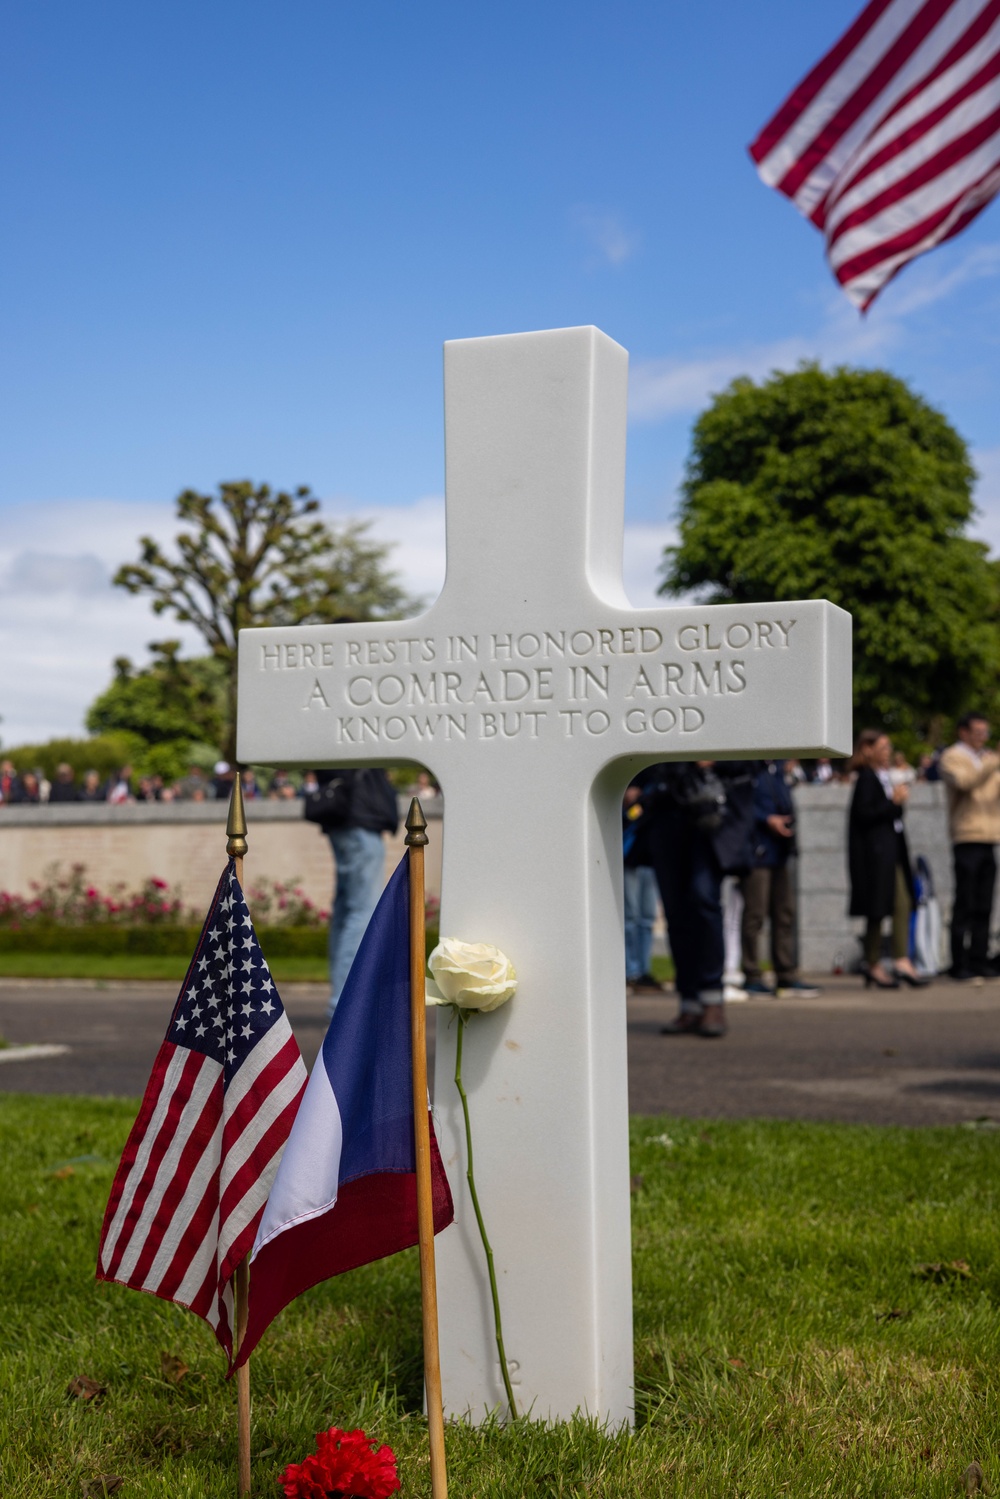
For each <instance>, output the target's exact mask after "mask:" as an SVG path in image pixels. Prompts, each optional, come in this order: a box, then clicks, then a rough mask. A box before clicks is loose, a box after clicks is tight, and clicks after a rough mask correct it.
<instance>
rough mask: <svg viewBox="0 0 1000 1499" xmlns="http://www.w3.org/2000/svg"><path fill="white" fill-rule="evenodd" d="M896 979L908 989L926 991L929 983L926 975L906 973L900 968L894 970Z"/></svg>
mask: <svg viewBox="0 0 1000 1499" xmlns="http://www.w3.org/2000/svg"><path fill="white" fill-rule="evenodd" d="M896 977H897V978H898V979H902V980H903V983H904V984H906V985H907V987H908V988H910V989H926V988H927V985H928V984H929V983H930V979H929V978H928V977H927V975H926V973H906V972H905V971H904V970H903V969H902V968H897V969H896Z"/></svg>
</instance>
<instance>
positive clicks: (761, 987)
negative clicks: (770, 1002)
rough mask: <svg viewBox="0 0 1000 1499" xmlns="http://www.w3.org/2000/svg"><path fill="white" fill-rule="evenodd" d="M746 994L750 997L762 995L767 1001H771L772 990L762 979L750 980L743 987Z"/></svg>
mask: <svg viewBox="0 0 1000 1499" xmlns="http://www.w3.org/2000/svg"><path fill="white" fill-rule="evenodd" d="M743 987H744V989H745V990H746V991H747V993H748V994H749V995H750V996H751V997H752V996H753V995H755V994H763V995H765V996H766V997H767V998H768V999H773V997H774V990H773V989H772V988H771V987H770V985H769V984H765V982H764V980H763V979H751V980H750V982H749V983H748V984H744V985H743Z"/></svg>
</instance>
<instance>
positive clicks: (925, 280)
mask: <svg viewBox="0 0 1000 1499" xmlns="http://www.w3.org/2000/svg"><path fill="white" fill-rule="evenodd" d="M997 275H1000V244H993V245H976V246H975V247H974V248H973V249H971V250H969V251H968V252H967V253H966V254H965V255H963V256H962V258H961V259H960V260H959V262H958V264H957V265H953V266H951V268H950V269H947V270H946V269H944V268H943V266H942V264H941V262H940V261H939V260H938V259H937V258H936V257H935V256H933V255H931V256H929V257H924V258H922V259H921V260H918V261H917V263H916V264H915V265H913V266H910V267H908V268H907V270H906V272H905V273H904V274H903V275H902V276H901V277H900V279H899V281H898V282H893V283H892V284H891V285H890V286H889V287H887V288H886V291H885V298H886V310H887V312H888V313H889V315H890V316H891V317H901V316H904V315H905V314H906V313H909V312H916V311H917V309H918V308H921V307H929V306H930V305H931V304H932V303H934V302H940V301H942V300H943V299H944V298H945V297H949V296H950V295H951V293H952V292H953V291H956V290H957V289H958V287H960V286H964V285H965V284H966V282H968V281H982V280H983V279H985V278H986V277H988V276H997Z"/></svg>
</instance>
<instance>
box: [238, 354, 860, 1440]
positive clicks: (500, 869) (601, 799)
mask: <svg viewBox="0 0 1000 1499" xmlns="http://www.w3.org/2000/svg"><path fill="white" fill-rule="evenodd" d="M627 362H628V356H627V354H626V352H625V350H624V349H622V348H621V347H620V346H619V345H618V344H615V343H613V342H612V341H611V339H609V338H607V337H606V336H605V335H604V334H603V333H601V332H599V331H598V330H597V329H596V328H566V329H558V330H555V331H553V332H544V333H524V334H514V335H511V336H506V337H499V338H477V339H469V340H464V341H461V342H455V343H449V344H447V345H446V346H445V432H446V468H447V543H448V566H447V578H446V581H445V586H444V590H443V592H442V593H441V596H440V598H439V599H438V600H437V602H436V603H435V604H434V605H433V606H432V607H431V608H430V609H429V610H428V611H427V612H426V613H425V614H423V615H421V616H419V617H418V618H416V619H410V620H403V621H392V622H390V623H379V624H358V625H333V626H307V627H299V628H289V629H269V630H244V631H243V632H242V634H241V636H240V678H239V751H238V752H239V757H240V760H241V761H243V762H250V761H253V762H255V763H263V764H270V765H276V764H280V765H286V764H289V763H295V764H299V765H313V766H317V765H340V764H346V765H352V764H353V765H362V764H389V763H392V762H393V761H417V762H420V763H422V764H424V765H426V766H427V767H428V768H429V769H430V770H431V771H432V773H433V774H434V775H435V776H436V777H437V778H438V780H439V781H440V783H441V785H442V788H443V790H444V795H445V806H446V827H445V834H444V839H445V841H444V851H443V852H444V869H443V882H442V892H441V931H442V933H443V934H445V935H447V936H454V937H460V938H462V939H464V940H466V941H473V942H474V941H485V942H492V943H495V944H496V945H497V946H498V947H500V948H502V949H503V951H504V952H505V953H507V954H508V956H509V957H510V958H511V959H512V960H513V962H514V964H515V966H516V968H517V970H518V974H519V977H520V988H519V990H518V993H517V996H516V998H515V999H514V1000H513V1001H512V1003H511V1004H509V1005H507V1006H505V1007H503V1008H502V1009H500V1010H498V1011H497V1012H495V1013H494V1014H491V1015H484V1016H479V1017H477V1018H476V1019H475V1020H474V1022H473V1023H472V1025H471V1026H470V1028H469V1032H468V1036H467V1039H466V1047H465V1062H464V1076H465V1080H466V1082H467V1086H468V1089H469V1093H470V1098H471V1108H472V1115H473V1122H474V1135H475V1145H476V1179H477V1185H478V1187H479V1194H480V1199H481V1202H482V1204H483V1211H484V1214H485V1217H486V1220H487V1226H488V1228H489V1231H490V1234H491V1237H492V1241H493V1248H494V1252H495V1255H496V1264H497V1270H498V1277H499V1287H500V1298H501V1304H502V1310H503V1317H504V1335H505V1342H506V1348H507V1354H508V1357H509V1360H510V1365H511V1371H512V1380H513V1384H514V1389H515V1395H516V1396H517V1397H518V1402H519V1405H520V1407H521V1409H522V1410H524V1411H530V1412H531V1414H533V1415H534V1416H535V1417H536V1418H558V1417H568V1416H571V1415H572V1414H573V1413H574V1412H575V1411H585V1412H587V1413H589V1414H591V1415H593V1416H596V1417H598V1418H600V1419H602V1420H609V1421H611V1422H612V1423H621V1422H624V1421H627V1420H629V1419H630V1416H631V1411H632V1380H633V1374H632V1285H631V1262H630V1233H629V1165H628V1136H627V1123H628V1118H627V1116H628V1095H627V1075H626V1051H625V1042H626V1027H625V982H624V973H625V967H624V954H623V937H622V894H621V887H622V873H621V871H622V833H621V797H622V791H623V789H624V787H625V785H626V784H627V783H628V781H629V780H630V779H631V778H632V776H634V775H635V773H636V772H637V771H638V770H639V769H641V768H642V767H643V766H645V765H649V764H652V763H655V762H657V761H660V760H665V759H685V760H687V759H705V758H711V757H725V756H754V757H755V756H771V755H778V754H782V753H789V754H802V755H822V754H842V753H844V752H846V751H847V750H848V749H849V747H850V734H851V701H850V696H851V695H850V682H851V676H850V671H851V669H850V618H849V616H848V615H846V614H845V613H844V612H843V611H842V610H840V609H838V608H836V607H834V606H833V605H831V604H829V603H825V602H822V601H811V602H807V603H781V604H767V605H752V606H729V605H727V606H725V607H718V608H706V607H698V606H690V607H684V608H670V609H641V610H636V609H633V608H631V607H630V605H629V603H628V600H627V599H626V597H625V594H624V592H623V590H622V583H621V561H622V527H623V515H624V480H625V415H626V380H627ZM449 1020H450V1012H447V1011H442V1012H440V1018H439V1023H438V1033H437V1068H436V1087H435V1115H436V1118H437V1121H438V1129H439V1133H440V1137H441V1146H442V1153H443V1156H444V1160H445V1162H446V1164H447V1167H448V1172H449V1176H450V1179H451V1185H452V1190H453V1192H454V1195H455V1205H456V1214H457V1222H456V1224H455V1226H453V1227H452V1228H450V1229H448V1230H446V1231H445V1233H444V1234H442V1235H441V1236H440V1238H439V1239H438V1284H439V1289H440V1297H441V1323H442V1326H441V1336H442V1348H441V1353H442V1364H443V1373H444V1392H445V1404H446V1407H447V1409H448V1410H449V1411H450V1412H451V1413H453V1414H459V1415H461V1414H464V1413H467V1412H469V1413H471V1414H472V1415H473V1417H479V1416H482V1415H483V1414H484V1413H485V1412H486V1411H487V1410H489V1409H492V1408H496V1407H500V1408H501V1409H502V1408H503V1405H504V1392H503V1386H502V1384H501V1379H500V1368H499V1363H498V1360H497V1355H496V1347H495V1343H494V1337H493V1320H492V1310H491V1306H490V1298H489V1292H488V1287H487V1280H486V1273H485V1265H484V1260H483V1252H482V1248H481V1245H480V1241H479V1237H478V1234H477V1231H476V1227H475V1222H474V1219H473V1216H472V1212H471V1207H470V1203H469V1199H468V1194H467V1189H466V1184H465V1177H464V1146H463V1143H462V1133H461V1121H460V1114H459V1110H458V1099H457V1096H456V1093H455V1088H454V1083H453V1081H452V1074H453V1071H454V1039H455V1026H454V1024H453V1023H452V1024H449ZM666 1044H668V1043H666V1042H665V1043H664V1045H666ZM663 1104H664V1108H666V1109H668V1108H669V1106H670V1100H669V1098H664V1100H663ZM665 1252H667V1251H666V1249H665Z"/></svg>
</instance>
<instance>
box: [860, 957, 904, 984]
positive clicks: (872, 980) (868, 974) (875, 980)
mask: <svg viewBox="0 0 1000 1499" xmlns="http://www.w3.org/2000/svg"><path fill="white" fill-rule="evenodd" d="M861 977H862V978H863V979H864V981H865V988H866V989H867V988H868V986H869V984H874V985H875V987H876V989H898V988H899V979H897V978H880V976H879V975H878V974H877V973H876V972H875V970H874V969H873V968H870V967H869V966H868V964H867V963H866V964H865V965H864V967H863V968H862V970H861Z"/></svg>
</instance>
